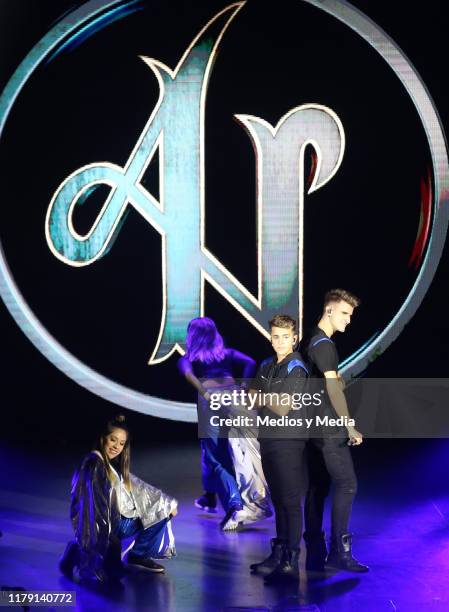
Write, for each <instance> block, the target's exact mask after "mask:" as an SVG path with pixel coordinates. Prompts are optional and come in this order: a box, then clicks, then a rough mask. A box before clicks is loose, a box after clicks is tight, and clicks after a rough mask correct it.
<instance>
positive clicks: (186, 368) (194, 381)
mask: <svg viewBox="0 0 449 612" xmlns="http://www.w3.org/2000/svg"><path fill="white" fill-rule="evenodd" d="M178 370H179V372H180V373H181V374H182V375H183V376H184V377H185V379H186V380H187V381H188V382H189V383H190V384H191V385H192V387H195V389H196V390H197V391H198V393H199V394H200V395H202V396H203V397H204V399H205V400H206V401H207V402H209V401H210V393H209V392H208V391H207V389H205V388H204V386H203V385H202V384H201V381H200V380H199V378H197V377H196V376H195V374H194V373H193V368H192V364H191V362H190V361H189V359H188V358H187V357H186V356H184V357H181V359H179V361H178Z"/></svg>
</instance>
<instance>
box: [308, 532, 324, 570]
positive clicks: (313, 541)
mask: <svg viewBox="0 0 449 612" xmlns="http://www.w3.org/2000/svg"><path fill="white" fill-rule="evenodd" d="M304 541H305V543H306V570H307V571H309V572H322V571H324V564H325V562H326V557H327V546H326V537H325V533H324V531H322V532H321V533H319V534H315V535H310V534H308V533H307V532H306V533H304Z"/></svg>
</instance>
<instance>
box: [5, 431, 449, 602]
mask: <svg viewBox="0 0 449 612" xmlns="http://www.w3.org/2000/svg"><path fill="white" fill-rule="evenodd" d="M394 444H396V445H399V446H400V445H401V444H403V445H404V444H405V443H401V442H400V441H399V442H396V443H394ZM394 444H393V442H391V443H390V449H389V451H388V453H386V454H385V452H384V451H385V448H384V446H382V444H381V443H380V442H375V441H368V442H367V443H366V449H363V450H362V449H357V450H356V451H355V452H358V451H359V450H360V453H359V456H358V458H357V459H356V465H357V467H358V474H359V480H360V492H359V496H358V499H357V501H356V505H355V508H354V515H353V521H352V530H353V531H354V533H355V534H356V537H355V538H354V541H355V545H354V549H355V550H354V552H355V555H356V556H357V557H358V558H359V559H360V560H361V561H363V562H365V563H368V564H369V565H370V566H371V572H370V573H369V574H366V575H361V576H357V575H351V574H347V573H344V572H340V573H337V574H335V575H332V576H321V575H315V576H311V575H309V576H307V575H306V574H305V573H304V571H303V570H302V571H301V584H300V589H299V592H296V593H295V592H293V591H289V590H288V589H287V590H276V589H273V588H269V587H265V586H264V584H263V581H262V579H261V578H260V577H257V576H251V575H250V574H249V571H248V566H249V565H250V563H252V562H254V561H257V560H260V559H261V558H263V557H264V555H265V553H266V552H267V550H268V540H269V538H270V537H271V536H272V535H273V529H274V525H273V521H272V520H270V521H267V522H265V523H262V524H260V525H258V526H254V527H253V528H251V529H247V530H246V531H242V532H239V533H225V534H223V533H221V532H220V531H219V530H218V521H219V518H220V515H215V516H205V515H202V514H201V513H200V512H199V511H197V510H196V509H195V508H194V507H193V505H192V499H193V497H194V495H195V494H197V493H198V492H199V491H200V481H199V472H198V470H199V453H198V448H197V445H196V444H194V443H183V444H182V445H180V446H178V447H176V448H175V447H165V448H158V449H153V450H148V449H144V448H137V449H135V450H134V454H133V471H134V472H135V473H136V474H137V475H139V476H141V477H143V478H144V479H145V480H148V481H149V482H151V483H153V484H155V485H157V486H160V487H161V488H163V489H165V490H166V491H167V492H169V493H172V494H173V495H175V496H176V497H178V499H179V500H180V513H179V516H178V517H177V518H176V519H175V521H174V531H175V537H176V547H177V551H178V557H177V558H176V559H174V560H171V561H168V562H166V564H165V565H166V569H167V573H166V574H165V575H151V574H148V573H145V572H144V571H142V572H135V571H134V572H133V573H132V574H130V575H129V576H127V578H126V579H125V580H124V581H123V588H122V589H121V590H120V589H119V590H115V591H109V592H108V591H104V590H102V589H101V588H98V589H93V588H89V589H88V588H86V587H83V586H80V585H79V584H76V583H73V582H70V581H68V580H67V579H65V578H64V577H62V576H61V575H60V574H59V572H58V569H57V563H58V557H59V555H60V554H61V552H62V550H63V548H64V546H65V543H66V541H67V540H68V539H69V538H71V535H72V534H71V526H70V523H69V520H68V509H69V497H68V493H69V486H70V478H71V473H72V470H73V468H74V467H75V465H76V463H77V462H78V461H79V459H80V457H81V454H82V451H80V450H78V449H75V448H73V447H70V448H69V447H61V446H59V447H58V448H57V449H54V450H53V449H50V448H48V446H47V445H43V446H44V447H43V448H42V447H41V448H40V449H39V450H37V449H35V448H31V447H24V446H23V445H22V446H21V447H19V446H18V445H15V446H12V445H9V446H6V445H4V444H3V445H2V447H1V453H0V460H1V466H2V470H1V471H2V475H1V489H0V495H1V497H0V528H1V529H2V531H3V538H2V539H1V540H0V552H1V554H0V585H12V586H18V585H20V586H22V587H24V588H26V589H27V590H44V589H45V590H64V591H69V590H74V591H76V593H77V609H78V610H83V611H84V610H107V611H109V610H111V611H125V610H138V611H144V610H151V611H155V612H157V611H164V612H169V611H175V612H198V611H207V612H209V611H211V612H212V611H217V612H218V611H221V610H239V609H246V610H315V611H317V610H321V611H322V612H331V611H332V612H334V611H335V612H336V611H345V612H346V611H351V610H357V611H361V610H364V611H368V610H369V611H371V610H373V611H375V612H381V611H384V610H385V611H392V610H403V611H406V612H413V611H421V610H423V611H424V610H449V586H448V576H449V493H448V486H447V480H446V481H445V482H443V481H442V480H441V479H440V478H439V477H438V478H437V477H436V476H435V474H436V472H438V470H441V473H444V471H445V470H443V469H442V466H444V465H447V461H448V455H449V442H447V441H439V442H433V443H429V442H427V443H426V444H424V443H422V442H421V443H418V442H416V448H414V447H413V445H412V444H411V443H408V444H407V445H406V446H404V449H405V450H404V452H402V451H401V452H399V453H398V451H397V448H396V450H395V451H394V452H392V451H391V449H392V448H393V446H394ZM432 444H433V446H432ZM395 453H396V454H395ZM397 456H402V457H403V458H404V461H403V462H402V463H401V464H398V463H397V461H396V462H395V461H393V459H392V458H394V457H397ZM7 466H10V469H8V468H7ZM436 483H437V484H438V486H437V484H436ZM440 485H441V486H440ZM301 561H302V566H303V564H304V559H303V556H301ZM10 609H11V608H10ZM40 609H45V608H40ZM52 609H55V608H52Z"/></svg>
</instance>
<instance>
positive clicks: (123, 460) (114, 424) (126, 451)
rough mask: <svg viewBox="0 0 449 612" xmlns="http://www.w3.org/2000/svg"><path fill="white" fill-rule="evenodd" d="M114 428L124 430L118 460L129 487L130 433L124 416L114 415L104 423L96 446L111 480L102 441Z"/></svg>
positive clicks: (108, 462) (109, 467) (109, 464)
mask: <svg viewBox="0 0 449 612" xmlns="http://www.w3.org/2000/svg"><path fill="white" fill-rule="evenodd" d="M114 429H123V431H126V442H125V446H124V447H123V450H122V452H121V453H120V455H119V457H118V460H119V461H120V472H121V474H122V477H123V480H124V482H125V485H126V487H127V488H128V489H130V487H131V483H130V480H129V465H130V461H131V448H130V433H129V429H128V427H127V425H126V422H125V417H124V416H123V415H122V414H119V415H118V416H116V417H114V418H113V419H111V420H110V421H108V422H107V423H106V425H105V426H104V428H103V430H102V432H101V434H100V437H99V438H98V443H97V447H98V450H99V451H100V453H101V456H102V457H103V461H104V464H105V466H106V471H107V473H108V478H109V480H112V470H111V461H110V459H109V457H108V456H107V455H106V453H105V452H104V441H105V438H106V437H107V436H108V435H109V434H111V433H112V432H113V431H114Z"/></svg>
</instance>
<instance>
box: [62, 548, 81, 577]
mask: <svg viewBox="0 0 449 612" xmlns="http://www.w3.org/2000/svg"><path fill="white" fill-rule="evenodd" d="M79 561H80V553H79V546H78V544H77V542H76V541H75V540H71V541H70V542H69V543H68V544H67V546H66V549H65V551H64V554H63V555H62V557H61V560H60V561H59V569H60V570H61V573H62V574H64V576H65V577H66V578H72V575H73V570H74V569H75V567H76V566H77V565H78V564H79Z"/></svg>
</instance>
